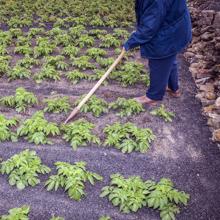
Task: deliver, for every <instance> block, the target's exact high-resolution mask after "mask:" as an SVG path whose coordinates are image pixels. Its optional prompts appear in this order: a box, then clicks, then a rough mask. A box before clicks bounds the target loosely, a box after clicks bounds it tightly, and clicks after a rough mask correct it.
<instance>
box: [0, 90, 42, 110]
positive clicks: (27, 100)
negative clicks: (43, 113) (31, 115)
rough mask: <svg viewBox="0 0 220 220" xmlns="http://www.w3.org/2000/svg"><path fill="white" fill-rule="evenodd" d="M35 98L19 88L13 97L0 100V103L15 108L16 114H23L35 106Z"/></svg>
mask: <svg viewBox="0 0 220 220" xmlns="http://www.w3.org/2000/svg"><path fill="white" fill-rule="evenodd" d="M37 102H38V101H37V98H36V96H35V95H34V94H33V93H31V92H28V91H26V89H24V88H22V87H19V88H17V89H16V92H15V95H14V96H6V97H3V98H1V99H0V103H1V104H3V105H6V106H9V107H11V108H15V110H16V111H17V112H25V111H26V109H27V108H28V107H31V106H33V105H34V104H37Z"/></svg>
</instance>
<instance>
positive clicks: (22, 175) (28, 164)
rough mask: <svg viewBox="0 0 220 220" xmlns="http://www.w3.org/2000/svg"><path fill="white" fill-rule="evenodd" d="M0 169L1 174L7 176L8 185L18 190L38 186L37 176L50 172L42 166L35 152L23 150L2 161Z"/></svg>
mask: <svg viewBox="0 0 220 220" xmlns="http://www.w3.org/2000/svg"><path fill="white" fill-rule="evenodd" d="M0 168H1V169H0V171H1V174H7V175H8V181H9V184H10V185H11V186H15V185H16V187H17V188H18V189H19V190H23V189H24V188H25V187H27V186H29V185H30V186H35V185H37V184H39V183H40V179H39V178H38V174H46V173H49V172H50V168H49V167H47V166H45V165H43V164H42V162H41V159H40V158H39V157H38V156H37V155H36V152H35V151H30V150H24V151H22V152H20V153H19V154H15V155H14V156H12V157H11V158H10V159H8V160H6V161H3V162H2V163H1V166H0Z"/></svg>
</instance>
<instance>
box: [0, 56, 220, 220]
mask: <svg viewBox="0 0 220 220" xmlns="http://www.w3.org/2000/svg"><path fill="white" fill-rule="evenodd" d="M180 67H181V68H180V72H181V74H180V75H181V88H182V91H183V95H182V97H181V98H180V99H172V98H170V97H168V96H166V98H165V100H164V104H165V105H166V106H167V107H168V109H169V110H172V111H174V112H175V113H176V117H175V119H174V121H173V122H172V123H165V122H163V121H162V120H161V119H159V118H156V117H153V116H151V115H150V114H149V109H148V108H146V112H144V113H142V114H141V115H140V116H138V117H131V118H129V119H127V121H132V122H134V123H136V125H138V126H139V127H149V128H151V129H152V130H153V131H154V133H155V134H156V136H157V140H156V141H154V143H153V144H152V146H151V148H150V150H149V151H148V152H147V153H146V154H141V153H132V154H129V155H127V154H126V155H124V154H122V153H121V152H119V151H117V150H114V149H113V148H104V147H103V148H102V147H96V146H89V147H84V148H82V147H81V148H79V149H78V150H77V151H75V152H74V151H73V150H72V149H71V147H70V146H69V144H67V143H65V142H63V141H61V140H60V139H61V138H59V139H55V140H54V142H55V144H54V145H52V146H38V147H37V146H34V145H30V144H27V143H26V142H25V141H22V140H20V141H19V142H18V143H1V144H0V158H3V159H4V160H6V159H8V158H9V157H10V156H12V155H13V154H15V153H18V152H20V151H21V150H23V149H25V148H30V149H34V150H36V151H37V153H38V155H39V156H40V157H41V158H42V161H43V163H44V164H46V165H48V166H50V167H53V169H54V166H53V163H54V162H56V161H58V160H60V161H67V162H70V163H73V162H75V161H79V160H84V161H86V162H87V163H88V169H89V170H91V171H94V172H97V173H99V174H101V175H102V176H103V177H104V181H103V182H98V183H97V184H96V185H95V186H90V185H87V186H86V192H87V196H86V198H83V199H82V200H81V201H80V202H75V201H72V200H70V199H69V198H68V196H67V195H66V194H65V193H64V192H63V191H62V190H58V191H57V192H54V191H51V192H47V191H46V190H45V188H44V181H45V180H46V179H47V177H48V176H49V175H44V176H43V178H42V179H41V180H42V181H41V184H39V185H38V186H37V187H34V188H30V187H28V188H26V189H25V190H23V191H18V190H17V189H16V188H15V187H11V186H9V184H8V182H7V177H6V176H2V175H1V176H0V213H6V212H7V210H8V209H10V208H12V207H18V206H21V205H24V204H27V205H30V206H31V214H30V219H31V220H47V219H49V218H50V216H51V215H52V214H55V215H59V216H63V217H65V219H66V220H97V219H98V218H99V217H100V216H102V215H109V216H111V217H112V219H114V220H135V219H136V220H156V219H160V218H159V213H158V212H156V211H154V210H151V209H146V208H143V209H141V210H140V211H138V212H137V213H136V214H130V215H123V214H120V213H119V211H118V209H117V208H114V207H113V206H112V205H111V204H110V203H109V202H108V201H107V199H106V198H104V199H103V198H99V194H100V190H101V188H102V187H103V186H105V185H107V184H108V183H109V176H110V175H111V174H112V173H116V172H119V173H121V174H123V175H125V176H129V175H140V176H141V177H143V178H144V179H154V180H157V181H158V180H159V179H160V178H162V177H168V178H171V180H172V181H173V182H174V183H175V186H176V187H177V188H178V189H181V190H184V191H185V192H187V193H189V194H190V195H191V199H190V202H189V204H188V206H187V207H185V208H184V207H183V208H182V209H181V214H180V215H177V219H179V220H195V219H197V220H218V219H220V212H219V207H220V196H219V195H220V184H219V182H220V172H219V168H220V159H219V158H220V152H219V149H218V148H217V146H216V145H215V144H213V143H211V141H210V132H209V129H208V127H207V126H206V121H205V119H204V118H203V116H202V115H201V114H200V110H201V106H200V104H199V102H198V101H197V100H196V99H195V98H194V95H195V86H194V83H193V80H192V78H191V75H190V73H189V72H188V67H187V64H186V63H185V62H184V60H183V58H182V57H180ZM65 83H66V82H61V83H44V84H42V85H35V84H34V83H33V84H32V83H31V82H30V81H26V82H18V81H17V82H12V83H10V84H9V83H7V82H6V81H4V80H2V81H1V82H0V93H1V95H8V94H13V93H14V90H15V88H16V86H18V85H23V87H25V88H26V89H29V90H31V91H34V92H35V93H36V94H37V95H38V97H44V96H46V95H49V93H50V92H51V91H58V93H60V94H65V95H72V96H78V95H79V94H84V93H86V92H87V91H88V90H89V88H91V86H92V85H93V84H87V83H81V84H80V85H77V86H70V84H65ZM144 92H145V88H144V86H143V85H138V86H137V87H131V88H120V87H119V86H118V85H116V84H110V85H108V86H107V87H102V88H101V89H100V90H99V91H98V92H97V94H98V95H99V96H100V97H103V98H105V99H106V100H108V101H111V100H113V99H116V98H117V97H118V96H125V97H134V96H137V95H142V94H144ZM0 110H1V112H2V113H4V114H5V115H8V116H10V115H13V114H15V112H14V111H13V110H9V109H4V108H1V109H0ZM33 111H36V109H31V110H30V111H29V112H28V114H27V115H23V116H22V117H28V115H31V114H32V113H33ZM82 116H83V117H86V118H87V119H89V120H90V121H93V122H95V123H96V127H97V128H96V132H97V133H99V134H100V132H101V130H102V129H103V127H104V125H105V123H113V122H114V121H117V120H121V119H119V118H117V117H116V116H115V114H114V113H110V114H107V115H105V116H102V117H101V118H98V119H96V118H94V117H92V116H91V115H89V114H87V115H86V116H85V115H83V114H80V115H79V116H78V117H82ZM48 118H49V119H50V120H51V121H54V120H56V121H58V122H61V121H62V120H63V119H64V118H65V116H64V115H62V116H59V117H58V116H56V115H51V116H49V115H48ZM123 121H124V122H125V120H123ZM53 171H54V170H53Z"/></svg>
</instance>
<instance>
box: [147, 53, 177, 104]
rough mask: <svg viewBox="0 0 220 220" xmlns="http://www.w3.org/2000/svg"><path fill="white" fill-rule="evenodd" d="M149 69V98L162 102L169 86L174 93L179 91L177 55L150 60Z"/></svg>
mask: <svg viewBox="0 0 220 220" xmlns="http://www.w3.org/2000/svg"><path fill="white" fill-rule="evenodd" d="M149 69H150V87H149V89H148V91H147V97H148V98H150V99H152V100H162V99H163V97H164V94H165V92H166V87H167V86H168V87H169V88H170V89H171V90H172V91H174V92H175V91H177V90H178V89H179V84H178V67H177V61H176V55H174V56H170V57H167V58H164V59H149Z"/></svg>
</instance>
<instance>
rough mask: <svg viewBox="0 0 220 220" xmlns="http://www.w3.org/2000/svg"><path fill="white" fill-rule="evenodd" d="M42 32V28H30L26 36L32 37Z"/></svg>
mask: <svg viewBox="0 0 220 220" xmlns="http://www.w3.org/2000/svg"><path fill="white" fill-rule="evenodd" d="M43 33H44V29H43V28H30V29H29V31H28V37H31V38H32V37H35V36H37V35H40V34H43Z"/></svg>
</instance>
